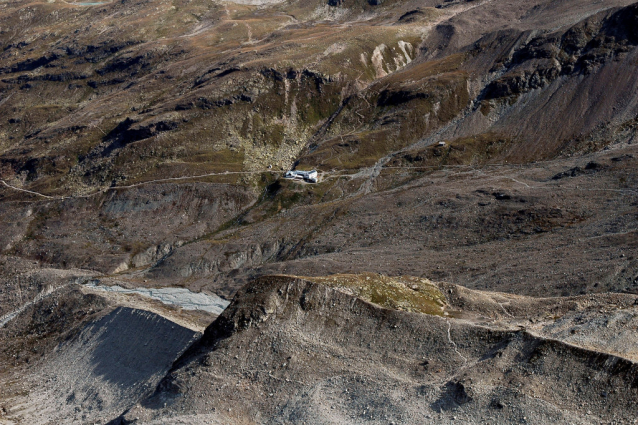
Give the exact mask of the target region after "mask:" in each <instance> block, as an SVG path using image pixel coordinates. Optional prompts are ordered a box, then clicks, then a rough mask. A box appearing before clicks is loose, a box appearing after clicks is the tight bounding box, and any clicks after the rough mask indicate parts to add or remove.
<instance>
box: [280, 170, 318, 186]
mask: <svg viewBox="0 0 638 425" xmlns="http://www.w3.org/2000/svg"><path fill="white" fill-rule="evenodd" d="M284 178H286V179H295V180H303V181H306V182H309V183H317V181H318V180H317V170H312V171H297V170H290V171H287V172H286V174H285V175H284Z"/></svg>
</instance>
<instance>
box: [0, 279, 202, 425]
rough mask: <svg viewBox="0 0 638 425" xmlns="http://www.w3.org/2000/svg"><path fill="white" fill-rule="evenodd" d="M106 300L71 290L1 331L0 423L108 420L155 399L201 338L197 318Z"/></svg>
mask: <svg viewBox="0 0 638 425" xmlns="http://www.w3.org/2000/svg"><path fill="white" fill-rule="evenodd" d="M98 293H99V292H98ZM106 295H107V297H106V298H105V297H102V296H100V295H96V293H95V290H94V289H93V290H91V291H88V292H87V290H86V288H84V287H83V286H80V285H66V286H63V287H60V288H58V289H57V290H56V291H54V292H52V293H50V294H47V295H46V296H44V297H42V299H41V300H39V301H37V302H35V303H33V304H30V305H28V306H26V307H25V308H24V309H22V310H21V312H19V313H18V314H17V315H16V316H15V317H13V318H12V319H11V320H9V321H8V322H7V323H6V324H4V325H3V326H0V338H1V339H2V342H3V344H2V348H1V349H0V409H2V410H1V412H2V413H1V414H0V417H1V418H2V420H5V419H6V420H9V421H10V423H18V424H50V423H77V424H85V423H95V422H104V421H105V420H108V419H110V418H112V417H113V416H115V415H117V414H119V413H120V412H121V411H122V410H123V409H126V408H128V407H130V406H132V405H133V404H134V403H135V402H136V401H137V400H139V399H140V398H142V397H144V396H147V395H149V394H151V393H152V391H153V389H154V388H155V386H156V385H157V383H158V382H159V380H160V379H161V378H162V377H163V376H164V375H165V374H166V372H167V371H168V370H169V368H170V366H171V365H172V363H173V362H174V361H175V360H176V359H177V358H178V357H179V356H180V355H181V354H182V353H183V352H184V351H185V350H186V349H187V348H188V347H189V346H190V344H191V343H192V342H193V341H195V340H196V339H197V338H198V337H199V336H200V335H201V333H200V332H198V331H197V330H193V329H192V328H193V327H195V328H196V327H198V326H197V324H196V323H197V321H198V319H199V320H200V321H201V319H202V318H201V317H199V316H198V315H197V314H190V315H189V314H186V313H185V312H182V311H180V310H179V309H177V310H176V309H174V308H171V307H168V306H162V305H160V303H156V304H157V305H153V303H152V302H151V301H149V300H145V299H144V298H140V297H137V298H136V296H130V295H129V296H128V297H125V296H123V295H119V297H121V299H120V298H118V296H115V297H114V296H113V295H111V294H106ZM125 298H126V299H125ZM118 304H123V305H125V307H122V306H120V305H118ZM126 305H129V306H130V307H126ZM202 314H203V313H202ZM208 317H209V320H208V323H210V316H208ZM167 318H168V319H167ZM194 324H195V325H194ZM187 326H188V327H187Z"/></svg>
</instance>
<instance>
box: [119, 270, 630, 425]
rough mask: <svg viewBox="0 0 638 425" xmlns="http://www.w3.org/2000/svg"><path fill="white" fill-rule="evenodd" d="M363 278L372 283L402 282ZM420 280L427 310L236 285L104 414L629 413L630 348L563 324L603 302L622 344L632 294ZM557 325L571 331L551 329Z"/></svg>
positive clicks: (183, 417)
mask: <svg viewBox="0 0 638 425" xmlns="http://www.w3.org/2000/svg"><path fill="white" fill-rule="evenodd" d="M368 279H370V276H368ZM334 280H335V281H336V280H337V279H334ZM369 283H370V284H371V285H379V286H380V287H381V288H379V287H377V289H379V290H380V291H381V292H383V289H384V288H385V289H387V288H388V287H392V286H397V285H399V286H400V285H402V284H403V285H405V283H406V282H405V281H404V282H401V281H400V280H399V281H398V282H397V281H394V282H378V281H376V280H375V279H374V277H373V278H372V279H371V280H369ZM335 285H336V286H337V287H339V285H340V283H336V282H334V281H333V286H335ZM428 287H429V288H428ZM413 288H414V289H413ZM426 289H427V292H428V293H430V294H433V291H437V292H438V295H436V296H433V297H432V298H433V299H436V300H438V301H439V302H441V300H444V301H443V305H444V308H443V309H441V310H440V311H439V313H438V314H429V315H426V314H419V313H410V312H402V311H397V310H388V309H383V308H379V307H378V306H374V305H372V304H368V303H366V302H365V301H362V300H360V299H356V298H353V297H352V296H350V295H346V294H344V293H343V292H342V291H340V290H335V289H332V288H329V287H327V286H324V285H323V284H316V283H312V282H309V281H305V280H300V279H296V278H294V277H270V278H262V279H261V280H259V281H257V282H254V283H252V284H250V285H247V286H246V287H244V288H243V289H242V290H241V291H240V292H239V293H238V295H237V297H236V298H235V300H234V301H233V303H232V304H231V306H230V307H229V308H228V309H227V310H226V311H225V312H224V313H223V314H222V316H220V317H219V318H218V319H217V320H216V321H215V322H214V323H213V324H212V325H211V326H210V327H209V328H208V329H207V330H206V332H205V334H204V337H203V338H202V340H201V341H200V342H199V343H198V344H195V345H194V346H193V347H192V348H191V349H189V351H188V352H187V354H185V355H184V356H183V357H182V359H181V360H180V361H178V362H177V363H176V365H175V366H174V369H173V371H172V372H171V373H170V374H169V375H168V376H167V377H166V378H165V379H164V380H163V381H162V383H160V385H159V386H158V389H157V391H156V393H155V394H154V395H153V396H152V397H150V398H148V399H147V400H145V401H142V402H141V404H140V405H139V406H137V407H135V408H133V409H132V410H130V411H128V412H127V413H126V414H125V415H124V416H123V417H122V418H121V419H120V420H119V421H117V420H116V421H114V422H113V423H124V424H133V423H164V422H165V421H175V423H177V421H181V422H180V423H188V424H199V423H202V424H203V423H211V422H210V421H212V423H226V422H233V423H432V424H434V423H437V424H438V423H458V422H461V423H484V421H489V423H503V424H505V423H537V424H540V423H548V422H553V423H561V424H568V423H583V424H584V423H600V422H604V423H634V422H635V402H636V399H637V397H638V392H637V391H638V389H637V388H636V387H637V385H636V382H637V381H636V379H637V378H638V375H637V373H638V369H637V365H636V363H635V360H636V352H635V349H634V351H633V353H631V354H629V355H628V356H626V357H623V356H621V355H618V354H611V353H609V352H608V351H607V350H609V348H610V346H609V345H607V343H608V342H610V340H608V339H606V338H605V341H604V342H603V343H602V344H601V345H598V346H596V344H595V343H592V345H588V343H586V342H585V341H590V343H591V341H593V340H596V339H597V338H599V337H601V336H602V335H603V334H605V332H606V329H605V327H606V326H605V325H603V324H602V323H600V322H598V323H596V322H597V320H592V321H589V320H588V321H587V322H588V325H587V326H584V327H578V326H574V325H572V326H573V327H572V326H570V325H567V322H568V321H570V320H574V319H576V320H579V319H583V318H584V317H586V316H588V315H595V316H599V318H602V317H609V316H608V314H609V313H611V312H610V311H609V310H608V311H606V313H607V314H602V313H599V312H598V311H597V310H598V309H600V308H605V309H607V308H608V307H609V306H610V304H611V303H613V304H615V305H616V308H617V309H618V310H617V311H618V313H619V314H621V315H622V316H623V317H624V319H622V320H623V325H622V326H623V327H624V326H626V325H628V324H629V323H631V325H629V326H632V327H634V331H633V332H630V334H631V335H632V336H631V337H630V339H629V340H626V341H625V342H624V344H626V345H625V346H626V347H635V342H636V341H635V339H636V333H635V325H636V312H637V311H636V302H637V300H638V298H636V296H629V295H625V296H620V295H616V296H611V295H610V296H607V297H600V298H590V297H575V298H567V299H560V298H557V299H556V298H555V299H547V298H546V299H529V298H525V297H517V296H511V295H510V296H508V295H504V294H502V295H501V294H488V293H480V292H476V291H469V290H466V289H463V288H459V287H456V286H454V285H434V284H432V283H429V282H424V281H422V280H421V281H419V280H418V279H417V280H413V281H412V282H411V283H408V284H407V290H409V291H413V292H419V291H424V290H426ZM621 311H622V313H621ZM612 314H613V313H612ZM628 320H629V321H628ZM611 322H613V320H612V321H610V322H609V323H610V324H611ZM559 323H560V324H559ZM595 323H596V324H595ZM561 325H563V326H566V327H565V328H564V330H565V331H567V330H568V329H567V328H570V327H571V329H572V331H567V332H565V333H564V334H560V333H557V332H553V330H554V329H556V327H559V326H561ZM611 326H614V325H611ZM576 334H577V335H578V336H577V337H573V335H576ZM612 339H613V337H612ZM585 347H586V348H585ZM594 347H596V348H594ZM600 350H602V351H600ZM623 354H628V353H623ZM153 418H157V419H159V418H162V419H161V421H160V420H158V421H153ZM162 421H163V422H162ZM215 421H219V422H215Z"/></svg>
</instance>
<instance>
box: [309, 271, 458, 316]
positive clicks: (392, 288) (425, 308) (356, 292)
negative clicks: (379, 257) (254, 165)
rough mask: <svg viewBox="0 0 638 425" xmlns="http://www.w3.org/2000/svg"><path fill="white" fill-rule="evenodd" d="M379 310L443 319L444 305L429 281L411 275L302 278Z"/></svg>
mask: <svg viewBox="0 0 638 425" xmlns="http://www.w3.org/2000/svg"><path fill="white" fill-rule="evenodd" d="M302 278H303V279H306V280H309V281H311V282H315V283H320V284H322V285H326V286H329V287H331V288H334V289H337V290H339V291H342V292H346V293H348V294H350V295H353V296H355V297H357V298H361V299H363V300H365V301H368V302H370V303H373V304H377V305H379V306H381V307H385V308H389V309H394V310H402V311H410V312H414V313H423V314H432V315H436V316H445V315H446V313H445V307H446V306H447V302H446V299H445V296H444V295H443V293H442V292H441V291H440V289H439V288H438V287H437V286H436V285H434V284H433V283H432V282H431V281H429V280H428V279H424V278H419V277H413V276H395V277H392V276H384V275H380V274H376V273H361V274H335V275H332V276H325V277H324V276H322V277H302Z"/></svg>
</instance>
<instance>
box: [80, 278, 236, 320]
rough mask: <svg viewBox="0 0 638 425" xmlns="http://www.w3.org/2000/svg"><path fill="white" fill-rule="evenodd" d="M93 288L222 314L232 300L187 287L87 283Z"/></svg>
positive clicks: (185, 308)
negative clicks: (143, 286) (131, 286)
mask: <svg viewBox="0 0 638 425" xmlns="http://www.w3.org/2000/svg"><path fill="white" fill-rule="evenodd" d="M85 286H86V287H87V288H91V289H93V290H98V291H105V292H116V293H120V294H138V295H142V296H144V297H148V298H152V299H154V300H157V301H160V302H162V303H164V304H169V305H174V306H178V307H181V308H183V309H184V310H203V311H207V312H209V313H213V314H216V315H220V314H221V313H222V312H223V311H224V310H225V309H226V307H228V305H229V304H230V302H228V301H226V300H225V299H223V298H220V297H218V296H217V295H214V294H205V293H202V292H191V291H189V290H188V289H186V288H134V289H127V288H122V287H121V286H118V285H114V286H106V285H97V284H96V283H95V282H89V283H87V284H86V285H85Z"/></svg>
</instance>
